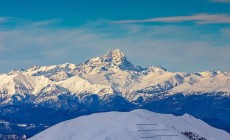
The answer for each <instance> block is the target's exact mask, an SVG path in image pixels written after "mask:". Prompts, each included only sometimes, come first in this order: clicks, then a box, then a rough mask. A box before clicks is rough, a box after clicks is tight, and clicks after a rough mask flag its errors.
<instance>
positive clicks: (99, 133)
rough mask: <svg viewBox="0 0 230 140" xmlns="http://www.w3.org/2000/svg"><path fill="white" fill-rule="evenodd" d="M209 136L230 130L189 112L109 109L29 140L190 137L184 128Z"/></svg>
mask: <svg viewBox="0 0 230 140" xmlns="http://www.w3.org/2000/svg"><path fill="white" fill-rule="evenodd" d="M185 131H187V132H188V131H189V132H193V133H195V134H198V135H199V136H200V137H204V138H206V139H207V140H230V134H228V133H227V132H225V131H223V130H219V129H216V128H213V127H211V126H209V125H207V124H206V123H204V122H203V121H201V120H198V119H196V118H194V117H192V116H190V115H188V114H185V115H183V116H174V115H169V114H159V113H154V112H150V111H147V110H134V111H131V112H107V113H97V114H92V115H89V116H82V117H79V118H75V119H72V120H68V121H65V122H62V123H59V124H57V125H55V126H53V127H51V128H48V129H47V130H45V131H43V132H41V133H39V134H37V135H35V136H34V137H32V138H30V140H145V139H154V140H188V138H187V137H186V136H184V135H183V134H181V132H185Z"/></svg>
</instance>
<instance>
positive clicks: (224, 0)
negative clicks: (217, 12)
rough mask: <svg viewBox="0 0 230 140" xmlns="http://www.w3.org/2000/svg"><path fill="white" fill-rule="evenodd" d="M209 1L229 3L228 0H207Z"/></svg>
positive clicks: (229, 0)
mask: <svg viewBox="0 0 230 140" xmlns="http://www.w3.org/2000/svg"><path fill="white" fill-rule="evenodd" d="M209 1H210V2H218V3H229V4H230V0H209Z"/></svg>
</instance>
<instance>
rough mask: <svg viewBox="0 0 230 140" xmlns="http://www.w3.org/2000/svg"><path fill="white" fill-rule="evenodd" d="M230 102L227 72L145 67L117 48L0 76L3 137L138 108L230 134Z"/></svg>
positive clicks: (36, 131)
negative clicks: (185, 116)
mask: <svg viewBox="0 0 230 140" xmlns="http://www.w3.org/2000/svg"><path fill="white" fill-rule="evenodd" d="M149 61H151V60H149ZM229 101H230V73H229V72H221V71H204V72H194V73H185V72H170V71H167V70H166V69H165V68H162V67H156V66H151V67H149V68H142V67H141V66H134V65H133V64H132V63H131V62H130V61H128V59H127V58H126V56H125V55H124V54H123V53H122V52H121V51H120V50H119V49H115V50H112V51H109V52H108V53H107V54H105V55H103V56H101V57H97V58H92V59H90V60H88V61H86V62H85V63H81V64H70V63H65V64H60V65H52V66H32V67H31V68H29V69H19V70H18V69H15V70H12V71H10V72H9V73H5V74H0V126H1V128H0V134H3V135H5V136H8V135H12V134H16V135H23V134H25V135H27V136H28V137H30V136H32V135H34V134H36V133H38V132H40V131H41V130H43V129H45V128H47V127H50V126H52V125H54V124H56V123H58V122H61V121H63V120H67V119H71V118H74V117H77V116H81V115H86V114H91V113H95V112H107V111H130V110H133V109H139V108H143V109H147V110H150V111H155V112H159V113H172V114H175V115H182V114H184V113H188V114H191V115H193V116H195V117H197V118H200V119H202V120H204V121H205V122H207V123H208V124H210V125H212V126H214V127H217V128H221V129H224V130H226V131H228V132H230V127H229V126H230V102H229Z"/></svg>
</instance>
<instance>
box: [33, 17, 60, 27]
mask: <svg viewBox="0 0 230 140" xmlns="http://www.w3.org/2000/svg"><path fill="white" fill-rule="evenodd" d="M61 21H62V20H61V19H50V20H45V21H37V22H33V23H32V26H34V27H41V26H49V25H54V24H58V23H60V22H61Z"/></svg>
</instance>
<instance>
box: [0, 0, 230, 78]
mask: <svg viewBox="0 0 230 140" xmlns="http://www.w3.org/2000/svg"><path fill="white" fill-rule="evenodd" d="M115 48H120V49H121V50H122V51H123V52H124V53H125V54H126V56H127V57H128V59H129V60H130V61H131V62H133V63H134V64H136V65H141V66H143V67H148V66H151V65H157V66H162V67H165V68H166V69H168V70H169V71H185V72H195V71H205V70H221V71H230V65H229V64H230V63H229V62H230V54H229V53H230V0H186V1H185V0H97V1H93V0H84V1H78V0H65V1H63V0H33V1H31V0H20V1H19V0H7V1H0V66H1V67H0V73H1V72H8V71H10V70H12V69H14V68H17V69H19V68H28V67H30V66H32V65H53V64H60V63H65V62H70V63H76V64H78V63H81V62H84V61H86V60H87V59H90V58H92V57H96V56H100V55H102V54H104V53H106V52H107V51H108V50H111V49H115Z"/></svg>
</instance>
